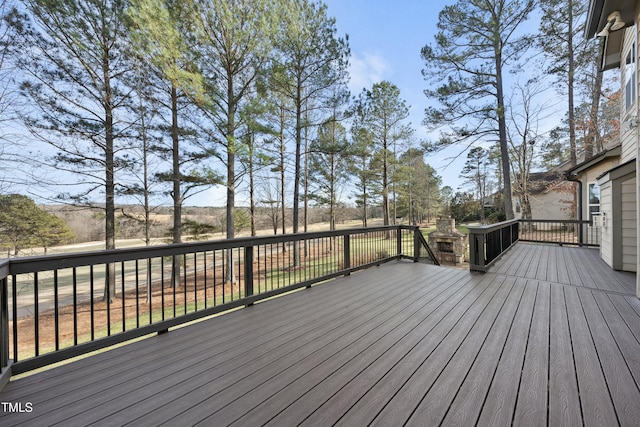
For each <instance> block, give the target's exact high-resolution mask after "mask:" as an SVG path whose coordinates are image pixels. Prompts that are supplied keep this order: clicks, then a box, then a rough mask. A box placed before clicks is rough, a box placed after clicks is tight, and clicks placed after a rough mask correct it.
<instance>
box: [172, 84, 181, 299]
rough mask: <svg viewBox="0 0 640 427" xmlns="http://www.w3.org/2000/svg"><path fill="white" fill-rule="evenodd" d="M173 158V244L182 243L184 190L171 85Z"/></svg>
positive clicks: (175, 277) (175, 278) (175, 264)
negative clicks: (181, 185)
mask: <svg viewBox="0 0 640 427" xmlns="http://www.w3.org/2000/svg"><path fill="white" fill-rule="evenodd" d="M171 142H172V144H171V156H172V162H173V165H172V174H171V180H172V181H173V243H174V244H175V243H181V242H182V190H181V188H180V184H181V177H180V136H179V131H178V91H177V89H176V87H175V85H173V84H172V85H171ZM171 281H172V285H173V287H178V286H179V285H180V259H179V258H177V257H173V261H172V265H171Z"/></svg>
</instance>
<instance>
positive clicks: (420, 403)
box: [0, 243, 640, 427]
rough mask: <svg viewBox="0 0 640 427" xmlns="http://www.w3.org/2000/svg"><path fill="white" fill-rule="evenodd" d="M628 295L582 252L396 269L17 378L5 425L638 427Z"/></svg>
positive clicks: (529, 251) (631, 279)
mask: <svg viewBox="0 0 640 427" xmlns="http://www.w3.org/2000/svg"><path fill="white" fill-rule="evenodd" d="M634 288H635V275H634V274H624V273H616V272H614V271H612V270H610V269H609V268H608V267H607V266H606V265H605V264H604V263H602V261H600V260H599V258H598V257H597V253H596V251H594V250H588V249H575V248H559V247H553V246H540V245H530V244H523V243H519V244H517V245H516V247H515V248H514V249H512V250H511V251H509V252H508V253H507V254H506V255H505V256H504V257H503V258H502V259H501V260H500V261H499V262H498V264H497V265H496V266H494V268H493V269H492V271H491V272H489V273H486V274H481V273H469V272H468V271H461V270H456V269H453V268H448V267H434V266H429V265H423V264H414V263H411V262H394V263H391V264H387V265H383V266H381V267H376V268H372V269H369V270H366V271H363V272H359V273H355V274H353V275H351V276H349V277H346V278H341V279H338V280H335V281H333V282H332V283H328V284H323V285H319V286H315V287H313V288H311V289H306V290H303V291H300V292H296V293H293V294H291V295H288V296H285V297H281V298H277V299H274V300H270V301H266V302H264V303H260V304H256V305H255V306H253V307H250V308H248V309H243V310H238V311H235V312H233V313H229V314H226V315H223V316H220V317H217V318H215V319H211V320H208V321H205V322H200V323H198V324H194V325H190V326H187V327H184V328H182V329H179V330H174V331H172V332H170V333H168V334H164V335H159V336H154V337H151V338H149V339H145V340H143V341H139V342H137V343H133V344H130V345H126V346H123V347H120V348H118V349H114V350H110V351H108V352H104V353H101V354H98V355H95V356H91V357H89V358H86V359H83V360H80V361H76V362H73V363H71V364H67V365H65V366H61V367H58V368H55V369H51V370H49V371H46V372H43V373H39V374H35V375H32V376H29V377H26V378H23V379H19V380H16V381H12V382H11V383H9V384H8V385H7V387H5V389H4V390H3V391H2V392H0V402H13V403H22V404H23V407H24V405H25V404H26V403H27V402H28V403H30V407H31V408H32V411H31V412H27V413H7V412H4V413H2V411H0V425H2V426H9V425H25V426H30V427H31V426H38V425H56V424H60V425H64V426H76V425H78V426H80V425H82V426H84V425H89V424H92V423H95V425H105V426H114V425H135V426H156V425H173V426H186V425H196V424H200V425H206V426H221V425H230V424H233V425H237V426H254V425H272V426H291V425H299V424H302V425H315V426H328V425H342V426H363V425H370V424H373V425H390V426H396V425H403V424H407V425H428V426H433V425H439V424H441V425H460V426H469V425H479V426H489V425H491V426H500V425H510V424H513V425H551V426H560V425H594V426H613V425H638V420H640V389H639V384H640V301H639V300H638V299H636V298H635V297H634V296H632V293H633V292H634ZM92 425H93V424H92Z"/></svg>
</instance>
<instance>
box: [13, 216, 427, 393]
mask: <svg viewBox="0 0 640 427" xmlns="http://www.w3.org/2000/svg"><path fill="white" fill-rule="evenodd" d="M421 237H422V235H421V234H420V231H419V229H418V228H417V227H410V226H388V227H374V228H363V229H349V230H339V231H332V232H317V233H305V234H295V235H280V236H271V237H251V238H240V239H233V240H219V241H207V242H197V243H185V244H178V245H166V246H155V247H141V248H134V249H119V250H110V251H96V252H85V253H74V254H66V255H49V256H42V257H29V258H16V259H11V260H5V261H2V262H0V334H1V337H0V338H1V339H0V364H1V366H0V368H2V370H3V372H6V371H9V375H11V374H17V373H21V372H25V371H28V370H32V369H35V368H38V367H41V366H45V365H49V364H51V363H55V362H57V361H60V360H64V359H67V358H70V357H74V356H77V355H81V354H84V353H87V352H90V351H94V350H98V349H101V348H104V347H107V346H110V345H113V344H117V343H120V342H124V341H126V340H130V339H134V338H137V337H140V336H144V335H147V334H153V333H164V332H166V331H168V330H169V328H171V327H174V326H177V325H181V324H184V323H186V322H189V321H192V320H196V319H200V318H203V317H206V316H210V315H214V314H217V313H220V312H223V311H226V310H230V309H233V308H237V307H241V306H249V305H251V304H253V303H255V302H257V301H259V300H263V299H266V298H270V297H273V296H276V295H279V294H282V293H285V292H290V291H293V290H295V289H298V288H302V287H310V286H311V285H313V284H315V283H318V282H322V281H326V280H328V279H331V278H334V277H337V276H342V275H349V274H350V273H352V272H354V271H356V270H360V269H363V268H367V267H370V266H373V265H379V264H381V263H384V262H388V261H391V260H395V259H401V258H409V259H412V260H414V261H418V260H419V259H420V258H425V257H426V258H427V259H428V262H432V263H434V264H437V261H436V260H435V258H433V257H432V253H431V252H430V251H429V250H428V248H427V249H426V252H425V247H424V246H425V245H426V242H425V241H424V239H423V238H422V239H421ZM114 272H115V273H114ZM109 276H112V277H111V280H109ZM113 276H115V277H113ZM107 283H110V284H111V285H110V289H111V291H110V292H109V294H108V295H109V296H110V298H107V299H105V298H104V296H105V286H106V284H107ZM390 285H391V284H390ZM0 386H1V384H0Z"/></svg>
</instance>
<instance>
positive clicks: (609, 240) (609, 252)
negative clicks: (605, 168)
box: [600, 181, 613, 267]
mask: <svg viewBox="0 0 640 427" xmlns="http://www.w3.org/2000/svg"><path fill="white" fill-rule="evenodd" d="M612 197H613V194H612V188H611V181H607V182H606V183H601V184H600V212H601V213H602V215H604V216H605V218H606V220H605V225H604V227H602V233H601V239H602V240H601V242H600V256H601V257H602V259H603V260H604V262H606V263H607V264H608V265H609V266H610V267H613V224H612V219H613V211H612V209H611V208H612Z"/></svg>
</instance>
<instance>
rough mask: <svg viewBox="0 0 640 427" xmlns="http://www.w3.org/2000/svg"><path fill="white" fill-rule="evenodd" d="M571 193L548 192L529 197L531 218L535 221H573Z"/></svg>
mask: <svg viewBox="0 0 640 427" xmlns="http://www.w3.org/2000/svg"><path fill="white" fill-rule="evenodd" d="M572 199H573V197H572V196H571V193H564V192H559V191H548V192H546V193H540V194H532V195H530V196H529V202H530V203H531V217H532V218H533V219H560V220H565V219H566V220H568V219H571V212H570V209H568V208H569V207H570V206H571V202H572Z"/></svg>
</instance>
